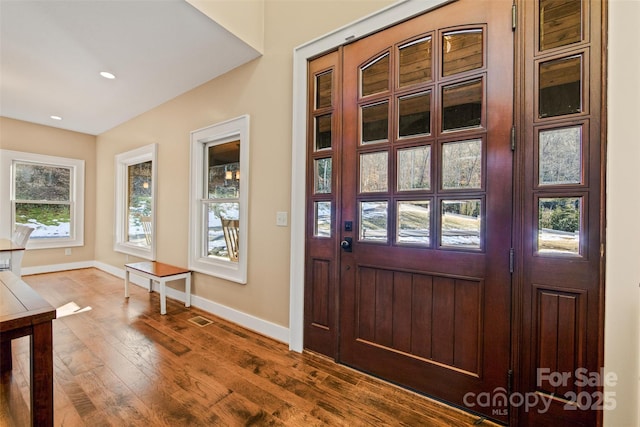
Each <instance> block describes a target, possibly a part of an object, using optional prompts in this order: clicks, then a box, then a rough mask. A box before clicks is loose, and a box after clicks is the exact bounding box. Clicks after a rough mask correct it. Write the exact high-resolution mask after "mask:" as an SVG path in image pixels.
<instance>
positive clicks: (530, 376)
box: [514, 0, 615, 426]
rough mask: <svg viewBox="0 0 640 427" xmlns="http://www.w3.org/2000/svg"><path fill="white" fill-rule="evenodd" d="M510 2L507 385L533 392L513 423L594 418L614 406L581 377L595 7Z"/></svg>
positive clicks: (589, 262) (598, 179) (593, 221)
mask: <svg viewBox="0 0 640 427" xmlns="http://www.w3.org/2000/svg"><path fill="white" fill-rule="evenodd" d="M519 8H520V10H521V13H522V15H521V16H522V18H521V20H520V22H519V25H520V26H521V27H522V29H521V30H520V31H521V33H522V39H521V46H520V49H521V52H522V53H521V55H520V62H521V67H520V68H521V75H520V78H519V81H521V82H522V86H521V93H522V96H523V99H522V101H521V103H520V105H521V107H520V108H521V111H522V117H523V119H522V120H523V123H522V128H521V130H522V133H521V142H520V143H519V144H518V150H517V153H518V156H519V158H520V161H519V162H518V164H519V168H520V171H519V173H518V174H517V177H518V179H519V180H521V181H520V184H519V185H518V186H517V187H516V188H517V190H518V196H517V197H518V199H519V200H521V201H522V204H521V205H518V206H517V215H516V217H517V218H520V219H521V221H522V222H521V223H518V224H516V225H517V230H516V233H515V235H516V242H518V244H519V245H520V246H519V247H518V249H517V252H518V253H519V254H520V256H519V257H518V259H517V262H516V273H517V276H516V277H518V283H517V284H516V289H517V294H518V295H521V298H519V301H521V307H522V315H521V316H519V317H520V318H521V319H522V324H521V325H520V326H521V329H520V331H519V332H520V338H519V340H518V341H519V344H518V345H519V346H521V347H520V348H521V351H520V352H519V356H520V357H521V360H520V363H519V367H520V369H519V370H518V374H519V375H518V377H519V378H517V384H516V387H515V389H516V391H518V392H519V393H522V394H524V395H535V396H538V397H539V399H538V405H535V406H531V407H528V408H525V407H519V408H517V411H514V413H517V414H518V422H519V424H521V425H534V426H538V425H558V424H562V425H597V424H598V423H599V422H601V414H602V410H603V409H604V408H605V407H607V405H611V404H612V403H613V404H615V402H612V401H611V400H610V397H611V396H608V397H607V396H604V394H603V390H602V387H601V386H602V384H601V382H602V381H597V380H592V381H590V382H584V381H582V378H584V377H585V375H588V376H590V377H591V378H594V376H599V375H600V369H601V367H602V349H603V339H602V333H603V318H602V308H603V281H602V280H603V279H602V271H603V254H604V245H603V242H604V238H603V236H604V227H603V224H604V221H603V209H602V208H603V206H604V202H603V193H604V192H603V185H602V184H603V180H602V177H603V176H604V166H603V165H604V164H605V162H604V159H603V153H604V151H603V147H604V142H602V141H601V139H602V127H601V120H602V119H603V108H604V107H603V105H602V100H603V96H602V88H603V82H604V81H606V78H603V77H602V70H603V67H602V61H601V59H602V49H603V47H602V46H603V45H602V35H603V34H604V32H603V30H602V28H603V11H604V10H605V8H606V2H598V1H588V0H580V1H577V0H536V1H521V2H519ZM520 280H521V282H520ZM558 378H562V379H561V380H557V379H558ZM554 379H556V381H554ZM547 407H548V408H547Z"/></svg>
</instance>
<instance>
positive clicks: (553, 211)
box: [538, 197, 582, 255]
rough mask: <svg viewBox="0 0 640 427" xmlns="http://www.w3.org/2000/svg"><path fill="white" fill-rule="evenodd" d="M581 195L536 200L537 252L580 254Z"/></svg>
mask: <svg viewBox="0 0 640 427" xmlns="http://www.w3.org/2000/svg"><path fill="white" fill-rule="evenodd" d="M581 217H582V198H581V197H553V198H551V197H550V198H540V199H539V200H538V253H541V254H569V255H579V254H580V223H581Z"/></svg>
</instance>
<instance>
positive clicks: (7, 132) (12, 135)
mask: <svg viewBox="0 0 640 427" xmlns="http://www.w3.org/2000/svg"><path fill="white" fill-rule="evenodd" d="M0 148H3V149H5V150H14V151H23V152H27V153H37V154H45V155H48V156H58V157H67V158H72V159H81V160H84V161H85V196H84V201H85V211H84V215H85V219H84V246H82V247H73V248H71V255H65V254H64V248H56V249H36V250H29V251H27V252H26V253H25V255H24V259H23V260H22V266H23V267H32V266H43V265H58V264H68V263H75V262H83V261H93V260H94V259H95V252H94V249H95V228H96V222H95V215H96V209H95V207H96V197H95V192H94V188H95V184H96V137H95V136H93V135H87V134H84V133H78V132H71V131H67V130H62V129H57V128H52V127H49V126H42V125H37V124H33V123H28V122H23V121H20V120H13V119H8V118H6V117H0Z"/></svg>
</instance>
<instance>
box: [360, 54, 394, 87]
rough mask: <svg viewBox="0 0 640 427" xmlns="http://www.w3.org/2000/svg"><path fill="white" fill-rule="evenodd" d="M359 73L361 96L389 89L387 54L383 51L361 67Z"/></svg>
mask: <svg viewBox="0 0 640 427" xmlns="http://www.w3.org/2000/svg"><path fill="white" fill-rule="evenodd" d="M360 75H361V84H362V86H361V88H360V93H361V95H362V96H367V95H373V94H374V93H379V92H384V91H387V90H389V54H388V53H385V54H384V55H383V56H381V57H379V58H377V59H375V60H373V61H371V62H370V63H369V64H367V65H365V66H364V67H362V70H361V72H360Z"/></svg>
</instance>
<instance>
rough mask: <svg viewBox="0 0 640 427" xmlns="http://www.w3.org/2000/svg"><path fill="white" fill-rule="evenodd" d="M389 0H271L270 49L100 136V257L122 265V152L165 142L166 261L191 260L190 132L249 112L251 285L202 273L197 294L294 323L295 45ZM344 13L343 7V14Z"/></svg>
mask: <svg viewBox="0 0 640 427" xmlns="http://www.w3.org/2000/svg"><path fill="white" fill-rule="evenodd" d="M389 3H391V2H390V1H346V2H345V1H342V2H333V1H322V2H315V1H309V2H300V1H267V2H266V3H265V22H266V26H265V48H264V56H263V57H261V58H259V59H256V60H254V61H252V62H250V63H248V64H245V65H244V66H242V67H239V68H238V69H235V70H233V71H231V72H229V73H227V74H225V75H223V76H221V77H219V78H217V79H215V80H212V81H210V82H208V83H206V84H204V85H202V86H200V87H198V88H197V89H194V90H192V91H190V92H188V93H186V94H184V95H182V96H180V97H178V98H176V99H174V100H172V101H169V102H167V103H165V104H164V105H162V106H160V107H158V108H156V109H153V110H151V111H149V112H147V113H145V114H142V115H141V116H139V117H137V118H135V119H133V120H131V121H129V122H127V123H125V124H123V125H121V126H118V127H116V128H115V129H112V130H110V131H108V132H105V133H104V134H102V135H99V136H98V144H97V156H98V159H100V161H99V164H98V170H97V172H98V178H97V194H99V195H100V197H99V198H98V201H97V208H98V209H97V216H96V222H97V224H98V228H97V236H96V239H97V245H96V259H97V260H98V261H100V262H103V263H107V264H110V265H112V266H116V267H122V265H123V264H124V263H125V262H127V259H128V258H127V257H126V256H124V255H122V254H119V253H115V252H114V251H113V249H112V247H113V212H114V207H113V203H114V198H113V193H114V162H113V158H114V156H115V155H116V154H117V153H121V152H123V151H127V150H130V149H133V148H136V147H140V146H143V145H146V144H150V143H153V142H157V143H158V174H159V178H158V199H157V202H158V216H157V243H158V245H157V251H158V252H157V259H158V260H159V261H163V262H168V263H174V264H178V265H183V266H186V265H187V244H188V224H189V222H188V221H189V218H188V192H189V181H188V180H189V132H190V131H192V130H195V129H198V128H201V127H204V126H208V125H211V124H214V123H217V122H220V121H223V120H226V119H230V118H234V117H237V116H239V115H242V114H249V115H250V116H251V128H250V144H251V148H250V152H251V158H250V163H251V182H250V183H249V187H250V212H249V254H248V262H249V264H248V280H247V284H246V285H238V284H236V283H232V282H228V281H225V280H221V279H217V278H214V277H210V276H205V275H202V274H196V275H195V277H194V284H193V292H194V294H196V295H198V296H201V297H204V298H206V299H208V300H212V301H215V302H217V303H219V304H223V305H225V306H228V307H231V308H234V309H236V310H239V311H241V312H245V313H249V314H251V315H253V316H256V317H258V318H261V319H264V320H266V321H269V322H272V323H275V324H277V325H282V326H285V327H287V326H288V325H289V241H290V233H289V231H290V230H289V228H288V227H277V226H276V223H275V222H276V212H277V211H289V207H290V203H291V202H290V188H291V171H290V167H289V165H290V162H291V114H292V112H291V108H292V107H291V106H292V96H293V94H292V52H293V48H294V47H296V46H298V45H300V44H302V43H304V42H306V41H308V40H311V39H313V38H316V37H318V36H320V35H322V34H325V33H327V32H329V31H331V30H333V29H335V28H338V27H340V26H342V25H345V24H347V23H349V22H351V21H353V20H355V19H357V18H359V17H362V16H364V15H367V14H369V13H371V12H373V11H375V10H378V9H380V8H382V7H383V6H385V5H387V4H389ZM336 10H340V13H336Z"/></svg>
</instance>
